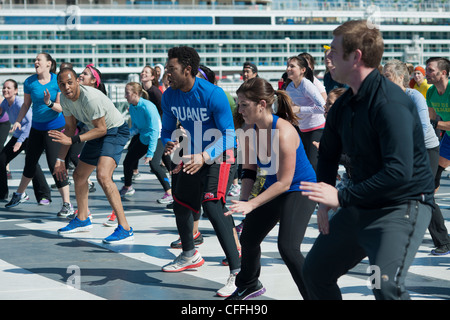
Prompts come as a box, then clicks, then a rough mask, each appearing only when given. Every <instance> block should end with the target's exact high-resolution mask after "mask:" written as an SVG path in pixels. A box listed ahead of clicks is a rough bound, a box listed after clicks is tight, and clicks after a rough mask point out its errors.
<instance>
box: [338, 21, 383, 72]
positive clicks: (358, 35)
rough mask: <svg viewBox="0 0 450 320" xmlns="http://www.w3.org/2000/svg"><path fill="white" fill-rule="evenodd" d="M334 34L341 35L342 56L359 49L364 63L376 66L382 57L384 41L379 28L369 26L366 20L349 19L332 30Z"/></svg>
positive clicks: (368, 65)
mask: <svg viewBox="0 0 450 320" xmlns="http://www.w3.org/2000/svg"><path fill="white" fill-rule="evenodd" d="M333 35H334V36H342V48H343V49H344V55H343V58H344V59H347V57H348V55H349V54H350V53H352V52H354V51H355V50H358V49H359V50H361V52H362V58H361V60H362V61H363V62H364V65H365V66H366V67H368V68H378V66H379V65H380V62H381V58H382V57H383V52H384V42H383V37H382V36H381V33H380V30H378V29H377V28H373V27H372V28H370V27H369V26H368V24H367V21H366V20H351V21H347V22H345V23H343V24H342V25H340V26H339V27H337V28H336V29H334V31H333Z"/></svg>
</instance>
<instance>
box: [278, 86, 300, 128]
mask: <svg viewBox="0 0 450 320" xmlns="http://www.w3.org/2000/svg"><path fill="white" fill-rule="evenodd" d="M275 94H276V96H277V100H276V103H277V109H276V112H275V115H277V116H278V117H280V118H282V119H284V120H286V121H288V122H290V123H291V124H292V125H298V120H299V117H298V116H297V115H296V114H295V113H294V111H292V105H293V103H292V99H291V97H290V96H289V95H288V94H287V93H286V91H284V90H277V91H275Z"/></svg>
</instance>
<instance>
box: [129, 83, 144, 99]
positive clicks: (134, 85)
mask: <svg viewBox="0 0 450 320" xmlns="http://www.w3.org/2000/svg"><path fill="white" fill-rule="evenodd" d="M126 87H130V88H132V90H133V92H134V93H136V94H138V95H139V96H140V97H142V98H144V99H147V100H148V98H149V96H148V93H147V91H145V90H144V89H142V86H141V85H140V84H139V83H137V82H128V83H127V85H126Z"/></svg>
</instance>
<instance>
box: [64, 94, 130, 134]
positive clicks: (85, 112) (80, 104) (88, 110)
mask: <svg viewBox="0 0 450 320" xmlns="http://www.w3.org/2000/svg"><path fill="white" fill-rule="evenodd" d="M79 88H80V95H79V98H78V99H77V100H75V101H73V100H71V99H69V98H67V97H66V96H65V95H61V98H60V99H61V106H62V109H63V110H62V111H63V114H64V116H65V117H70V116H74V117H75V119H78V121H81V122H83V123H84V124H86V126H87V127H88V128H89V130H92V129H94V124H93V123H92V120H94V119H99V118H101V117H105V123H106V129H111V128H114V127H120V126H121V125H123V123H124V119H123V116H122V114H121V113H120V112H119V110H117V109H116V106H115V105H114V103H113V102H112V101H111V100H110V99H109V98H108V97H107V96H105V94H104V93H103V92H101V91H100V90H98V89H96V88H93V87H86V86H84V85H79Z"/></svg>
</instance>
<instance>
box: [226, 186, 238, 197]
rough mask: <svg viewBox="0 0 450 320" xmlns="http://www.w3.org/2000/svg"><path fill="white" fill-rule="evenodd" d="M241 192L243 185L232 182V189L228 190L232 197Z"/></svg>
mask: <svg viewBox="0 0 450 320" xmlns="http://www.w3.org/2000/svg"><path fill="white" fill-rule="evenodd" d="M240 194H241V186H240V185H238V184H232V185H231V187H230V191H229V192H228V195H229V196H230V197H237V196H239V195H240Z"/></svg>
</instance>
